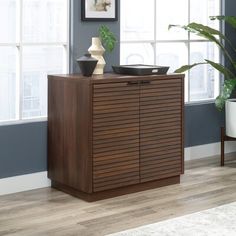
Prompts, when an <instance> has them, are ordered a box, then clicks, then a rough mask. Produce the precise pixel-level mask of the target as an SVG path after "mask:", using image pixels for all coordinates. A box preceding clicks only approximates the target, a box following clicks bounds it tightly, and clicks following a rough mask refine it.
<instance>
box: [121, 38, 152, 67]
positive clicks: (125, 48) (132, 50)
mask: <svg viewBox="0 0 236 236" xmlns="http://www.w3.org/2000/svg"><path fill="white" fill-rule="evenodd" d="M120 52H121V53H120V54H121V55H120V63H121V64H122V65H128V64H150V65H153V64H154V50H153V47H152V45H151V44H150V43H132V44H128V43H127V44H126V43H122V44H121V51H120Z"/></svg>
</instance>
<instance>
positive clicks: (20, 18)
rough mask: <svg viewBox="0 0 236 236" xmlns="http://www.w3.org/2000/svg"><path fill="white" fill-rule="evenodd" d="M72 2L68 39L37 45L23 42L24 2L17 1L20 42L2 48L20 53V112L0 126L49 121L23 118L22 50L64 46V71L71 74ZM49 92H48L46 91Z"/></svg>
mask: <svg viewBox="0 0 236 236" xmlns="http://www.w3.org/2000/svg"><path fill="white" fill-rule="evenodd" d="M70 2H71V1H70V0H66V5H67V20H66V21H67V22H66V24H67V37H66V41H65V42H56V43H54V42H52V43H50V42H48V43H45V42H37V43H24V42H23V40H22V36H23V0H17V1H16V4H17V5H18V6H17V10H16V14H17V16H16V18H17V19H18V22H19V23H18V25H17V27H16V28H17V35H18V36H19V40H18V41H19V42H18V43H0V47H2V46H9V47H15V48H16V49H17V51H18V53H17V56H18V58H17V66H16V75H17V77H16V81H17V87H18V90H17V101H16V104H17V106H18V110H17V112H16V119H14V120H9V121H8V120H6V121H0V126H4V125H15V124H24V123H31V122H41V121H47V116H40V117H34V118H24V119H23V118H22V107H23V91H22V84H23V79H22V77H23V71H22V60H23V58H22V56H23V54H22V49H23V47H24V46H62V47H63V49H64V54H65V55H66V62H65V64H64V65H63V67H64V71H65V72H66V73H68V72H69V68H70V7H71V6H70ZM45 92H47V91H45Z"/></svg>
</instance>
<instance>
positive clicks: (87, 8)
mask: <svg viewBox="0 0 236 236" xmlns="http://www.w3.org/2000/svg"><path fill="white" fill-rule="evenodd" d="M117 5H118V0H81V20H82V21H117V20H118V17H117V11H118V6H117Z"/></svg>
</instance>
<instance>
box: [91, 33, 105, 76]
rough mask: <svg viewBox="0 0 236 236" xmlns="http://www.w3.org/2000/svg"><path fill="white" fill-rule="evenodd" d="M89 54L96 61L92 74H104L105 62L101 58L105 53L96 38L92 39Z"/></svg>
mask: <svg viewBox="0 0 236 236" xmlns="http://www.w3.org/2000/svg"><path fill="white" fill-rule="evenodd" d="M88 51H89V53H90V54H91V55H92V57H93V58H96V59H97V60H98V63H97V66H96V68H95V70H94V72H93V74H94V75H101V74H103V73H104V67H105V65H106V62H105V60H104V58H103V54H104V52H105V49H104V47H103V46H102V43H101V40H100V39H99V38H98V37H94V38H92V45H91V46H90V48H89V49H88Z"/></svg>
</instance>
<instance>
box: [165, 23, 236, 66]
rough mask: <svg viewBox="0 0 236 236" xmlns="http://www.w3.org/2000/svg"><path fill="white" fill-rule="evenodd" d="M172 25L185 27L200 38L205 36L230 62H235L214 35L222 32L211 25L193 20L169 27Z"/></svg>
mask: <svg viewBox="0 0 236 236" xmlns="http://www.w3.org/2000/svg"><path fill="white" fill-rule="evenodd" d="M172 27H177V28H182V29H185V30H187V31H188V32H191V33H194V34H196V35H198V36H200V37H202V38H205V39H207V40H209V41H211V42H214V43H215V44H216V45H217V46H218V47H219V48H220V49H221V50H222V52H223V53H224V54H225V56H226V57H227V58H228V59H229V61H230V62H231V64H232V65H233V66H234V63H235V62H234V61H233V59H232V57H231V56H230V54H229V53H228V51H227V50H226V48H225V46H224V44H223V43H222V42H221V41H220V40H219V39H217V38H216V37H215V35H216V36H220V37H222V34H221V33H219V31H217V30H215V29H213V28H211V27H208V26H204V25H202V24H198V23H194V22H192V23H190V24H188V25H184V26H180V25H170V26H169V28H172ZM224 38H225V36H224Z"/></svg>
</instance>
